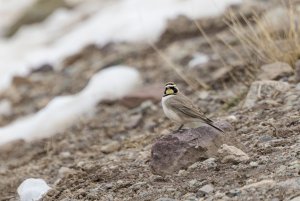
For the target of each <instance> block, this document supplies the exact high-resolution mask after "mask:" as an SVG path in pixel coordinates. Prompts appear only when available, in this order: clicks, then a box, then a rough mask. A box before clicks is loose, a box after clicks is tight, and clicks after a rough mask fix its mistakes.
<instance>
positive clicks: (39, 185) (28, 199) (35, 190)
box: [17, 178, 51, 201]
mask: <svg viewBox="0 0 300 201" xmlns="http://www.w3.org/2000/svg"><path fill="white" fill-rule="evenodd" d="M50 189H51V188H50V187H49V186H48V185H47V183H46V182H45V181H44V180H43V179H34V178H29V179H26V180H25V181H23V182H22V183H21V185H20V186H19V187H18V190H17V191H18V194H19V197H20V200H21V201H38V200H39V199H41V198H42V197H43V195H44V194H45V193H47V192H48V191H49V190H50Z"/></svg>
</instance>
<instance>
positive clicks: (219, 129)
mask: <svg viewBox="0 0 300 201" xmlns="http://www.w3.org/2000/svg"><path fill="white" fill-rule="evenodd" d="M205 123H207V124H208V125H210V126H211V127H213V128H215V129H217V130H218V131H220V132H222V133H225V132H224V131H223V130H222V129H221V128H219V127H217V126H215V125H213V123H211V122H205Z"/></svg>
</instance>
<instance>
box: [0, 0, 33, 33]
mask: <svg viewBox="0 0 300 201" xmlns="http://www.w3.org/2000/svg"><path fill="white" fill-rule="evenodd" d="M35 1H36V0H9V1H8V0H0V19H1V20H0V36H1V35H2V34H4V33H3V31H4V30H5V29H6V28H7V27H8V26H9V25H10V24H12V23H13V22H14V21H15V20H16V19H17V18H18V17H19V16H20V14H21V13H22V12H23V11H24V10H25V9H26V8H27V7H29V6H30V5H31V4H33V3H34V2H35Z"/></svg>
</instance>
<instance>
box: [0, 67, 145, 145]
mask: <svg viewBox="0 0 300 201" xmlns="http://www.w3.org/2000/svg"><path fill="white" fill-rule="evenodd" d="M140 82H141V79H140V75H139V73H138V72H137V71H136V70H135V69H134V68H130V67H127V66H114V67H110V68H107V69H105V70H102V71H100V72H99V73H97V74H95V75H94V76H93V77H92V79H91V80H90V82H89V83H88V85H87V86H86V87H85V88H84V89H83V90H82V91H81V92H80V93H78V94H75V95H71V96H61V97H56V98H54V99H53V100H52V101H51V102H50V103H49V104H48V105H47V106H46V107H45V108H43V109H42V110H40V111H39V112H37V113H36V114H34V115H32V116H28V117H25V118H23V119H20V120H17V121H15V122H13V123H11V124H9V125H8V126H5V127H2V128H0V145H2V144H5V143H7V142H10V141H12V140H16V139H24V140H27V141H29V140H33V139H38V138H45V137H48V136H51V135H53V134H55V133H57V132H59V131H62V130H64V129H65V128H67V127H69V126H71V125H72V124H74V123H76V122H77V121H78V120H79V119H80V118H84V114H87V113H88V112H91V111H92V110H93V108H94V106H95V105H96V104H97V103H98V102H99V101H100V100H103V99H106V100H107V99H112V100H113V99H118V98H121V97H123V96H124V95H126V94H128V93H129V92H130V91H131V90H133V89H134V88H135V87H137V86H138V85H139V83H140Z"/></svg>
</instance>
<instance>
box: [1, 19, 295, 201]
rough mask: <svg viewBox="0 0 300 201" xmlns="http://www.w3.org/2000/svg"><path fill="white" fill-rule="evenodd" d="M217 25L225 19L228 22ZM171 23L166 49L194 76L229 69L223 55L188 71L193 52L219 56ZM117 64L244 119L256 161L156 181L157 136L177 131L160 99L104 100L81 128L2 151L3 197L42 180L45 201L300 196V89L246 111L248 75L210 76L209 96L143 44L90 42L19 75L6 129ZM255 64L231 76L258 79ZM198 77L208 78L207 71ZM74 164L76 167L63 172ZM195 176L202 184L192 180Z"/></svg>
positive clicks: (213, 111)
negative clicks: (58, 62)
mask: <svg viewBox="0 0 300 201" xmlns="http://www.w3.org/2000/svg"><path fill="white" fill-rule="evenodd" d="M179 20H180V22H182V19H179ZM214 20H215V21H218V22H219V21H220V19H219V18H217V19H214ZM214 20H211V21H212V22H213V21H214ZM183 21H184V20H183ZM184 22H186V21H184ZM189 23H190V22H189ZM175 25H176V23H175ZM171 26H174V22H173V23H170V28H169V29H168V31H167V32H166V33H165V34H164V37H163V39H162V41H161V42H162V43H163V44H161V45H160V48H162V51H163V52H164V53H166V54H167V55H168V56H169V58H170V59H172V60H173V61H174V62H175V63H176V64H178V65H180V66H182V69H184V70H185V72H189V73H194V72H196V73H199V72H202V71H207V72H206V73H214V72H215V70H218V69H220V68H225V67H224V66H222V63H221V61H220V59H216V60H214V61H211V63H209V64H208V66H207V67H204V70H203V68H202V69H200V68H196V70H193V71H191V72H190V71H189V70H188V69H187V67H186V65H187V62H188V61H189V58H190V57H191V56H190V55H192V54H193V53H195V52H197V51H199V50H202V49H205V52H207V53H213V50H212V49H211V48H210V47H209V45H208V44H207V42H205V40H204V39H203V37H202V36H201V35H200V34H199V36H197V35H195V34H193V31H194V30H193V29H191V30H192V31H191V33H186V32H184V31H183V32H182V33H183V34H184V36H182V35H178V33H176V34H175V33H173V32H172V27H171ZM189 26H190V24H189ZM214 26H215V29H214ZM207 27H208V30H209V32H210V33H211V37H212V38H214V36H215V34H216V33H218V32H219V31H221V32H222V33H224V32H226V30H224V27H223V26H221V25H219V23H212V24H211V26H207ZM172 33H173V34H172ZM180 33H181V32H180ZM216 41H217V40H216ZM157 44H159V42H158V43H157ZM179 47H180V48H181V49H180V48H179ZM220 47H221V48H224V52H223V54H224V55H227V56H226V57H225V58H227V59H228V62H229V60H232V59H234V57H233V56H232V53H231V52H230V51H229V50H228V49H226V47H225V46H220ZM225 50H226V51H225ZM182 52H184V53H182ZM179 53H180V54H181V55H180V54H179ZM113 64H125V65H130V66H134V67H136V68H137V69H138V70H139V71H140V73H141V74H142V77H143V80H144V85H150V86H151V85H154V84H163V83H164V82H166V81H170V80H172V81H174V82H177V83H178V85H179V87H180V88H181V89H182V91H184V92H185V93H186V94H187V95H188V96H189V97H190V98H192V99H193V100H194V101H195V102H196V103H197V104H198V105H199V106H200V108H203V110H204V111H205V112H207V114H208V116H210V117H212V118H213V117H217V116H218V117H219V118H226V117H227V116H229V115H235V116H236V118H237V120H236V121H232V125H233V126H234V128H235V130H236V134H235V137H236V139H237V140H239V141H241V142H242V143H243V144H244V145H245V147H246V150H244V151H245V152H246V153H247V154H248V155H249V156H250V158H251V159H250V161H249V162H245V163H239V164H223V163H221V162H220V161H221V160H220V159H218V158H217V159H216V162H215V163H216V165H214V166H213V167H210V166H207V165H205V163H203V164H202V165H200V166H199V167H197V168H195V169H187V170H185V171H181V172H180V173H178V174H174V175H169V176H165V177H161V176H158V175H154V174H152V172H151V170H150V168H149V160H150V151H151V146H152V144H153V142H155V140H156V139H157V138H159V137H160V136H162V135H163V134H166V133H168V132H169V131H170V130H172V129H174V128H175V126H174V125H173V124H172V123H171V122H170V121H169V120H168V119H167V118H166V117H165V116H164V114H163V112H162V109H161V106H160V103H153V102H151V101H145V102H143V103H142V104H141V105H139V106H137V107H135V108H127V107H125V106H124V105H122V104H121V103H120V102H119V101H116V102H108V103H99V104H98V106H97V108H96V109H95V115H94V116H86V117H83V118H82V119H81V120H80V122H79V123H77V124H76V125H73V126H72V127H71V128H69V129H67V130H66V131H64V132H61V133H58V134H57V135H55V136H53V137H51V138H49V139H43V140H38V141H34V142H30V143H25V142H24V141H22V140H19V141H15V142H12V143H10V144H8V145H6V146H4V147H2V148H1V151H0V200H2V201H4V200H17V197H18V196H17V193H16V189H17V187H18V186H19V184H20V183H21V182H22V181H23V180H25V179H26V178H30V177H34V178H43V179H45V180H46V181H47V183H48V184H49V185H50V186H51V187H52V188H53V189H52V190H51V191H49V192H48V193H47V195H46V196H45V197H44V198H43V200H65V201H66V200H156V199H159V198H173V199H177V200H201V198H203V199H204V200H289V199H290V198H292V197H294V196H296V195H297V193H299V189H300V187H299V184H298V187H297V186H295V185H294V186H293V187H291V186H289V187H286V186H284V185H283V184H282V182H283V181H291V180H289V179H295V178H296V179H297V178H298V179H299V177H300V162H299V158H300V138H299V133H300V121H299V116H300V112H299V111H300V105H299V100H300V90H299V89H296V88H295V85H293V84H292V83H291V86H292V87H291V90H290V91H287V92H286V93H285V94H281V95H279V96H277V97H274V101H276V103H278V104H276V106H275V105H274V104H268V102H264V100H262V101H261V102H259V103H258V104H257V106H256V107H254V108H253V109H251V110H246V109H241V105H242V103H243V99H244V98H245V94H246V93H247V90H248V86H247V83H243V82H242V80H244V79H237V80H232V79H230V76H229V75H228V74H226V73H225V74H222V75H221V76H220V77H218V78H217V79H216V80H208V81H207V84H208V85H209V86H210V87H211V88H212V89H211V90H209V91H208V96H207V97H202V98H199V97H198V96H197V94H196V93H194V92H193V90H192V89H191V88H190V87H189V86H187V85H186V84H185V83H184V82H183V81H182V80H181V79H180V77H179V76H177V75H176V74H175V73H174V71H173V70H172V69H171V68H169V67H168V66H167V65H166V64H165V63H164V62H163V60H162V59H161V58H160V56H159V55H158V54H157V53H156V52H155V51H154V50H153V49H152V48H151V47H149V46H147V45H144V44H109V45H107V46H105V47H103V48H97V47H94V46H90V47H87V48H86V49H84V50H83V51H82V52H81V53H79V54H77V55H74V56H72V57H70V58H68V59H67V60H66V61H65V67H64V68H63V69H62V71H59V72H55V71H53V70H51V68H48V69H50V70H47V71H42V70H41V71H39V72H33V73H32V74H31V75H30V76H29V77H28V78H20V79H15V82H14V84H13V86H12V87H11V88H10V89H9V90H8V91H7V92H6V93H5V94H4V95H3V97H2V98H6V99H8V100H10V101H11V102H12V103H13V107H14V112H13V114H11V115H10V116H8V117H5V118H2V119H0V124H1V125H7V124H9V123H10V122H12V121H13V120H15V119H17V118H19V117H22V116H24V115H27V114H32V113H34V112H36V111H38V110H39V109H41V108H43V107H44V106H45V105H46V104H47V103H48V102H49V101H50V100H51V99H52V98H53V97H55V96H58V95H66V94H74V93H77V92H79V91H80V90H81V89H82V88H84V86H85V85H86V84H87V82H88V80H89V78H90V77H91V76H92V75H93V74H94V73H95V72H97V71H99V70H101V69H103V68H106V67H108V66H111V65H113ZM247 65H248V63H247V62H243V61H241V62H240V63H239V64H238V65H237V66H239V67H237V68H232V69H231V70H230V72H232V73H233V74H236V75H238V74H239V77H240V78H241V76H244V77H245V80H246V78H247V79H249V82H250V80H251V79H250V78H249V77H247V75H246V73H245V71H243V70H241V69H242V67H244V68H246V67H248V66H247ZM210 66H213V68H208V67H210ZM199 76H200V78H201V73H199ZM214 83H223V84H214ZM298 88H299V86H298ZM200 91H201V90H200ZM202 92H203V91H202ZM45 123H46V122H45ZM116 142H117V144H118V146H119V147H117V148H115V149H113V150H112V151H111V152H110V151H108V152H109V153H106V151H103V147H104V146H106V145H107V146H113V145H112V144H113V143H116ZM250 162H252V163H251V164H250ZM62 167H64V168H62ZM66 168H68V169H67V171H63V170H64V169H66ZM195 179H196V180H197V182H191V181H193V180H195ZM266 179H270V180H274V186H271V187H270V186H266V185H262V186H260V187H259V188H249V189H246V190H241V189H240V188H241V187H243V186H245V185H247V184H251V183H256V182H259V181H261V180H266ZM298 181H299V180H298ZM205 184H212V185H213V186H214V191H213V193H210V194H209V195H205V197H202V196H203V194H202V193H201V192H200V191H199V189H200V188H201V187H202V186H204V185H205Z"/></svg>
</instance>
